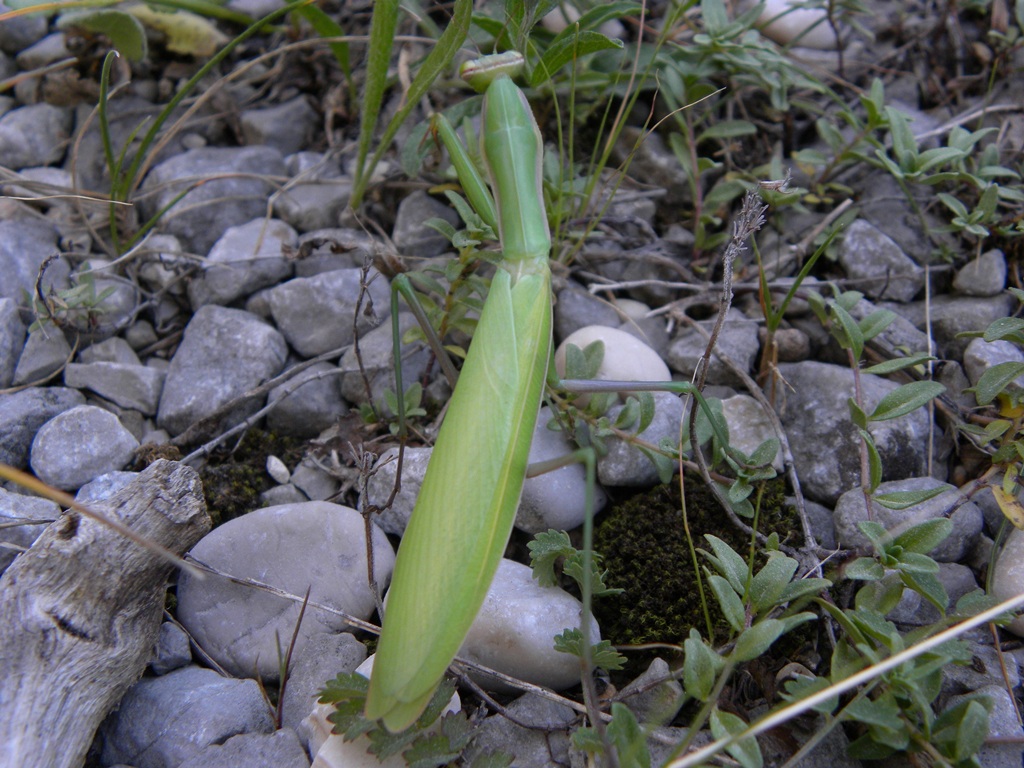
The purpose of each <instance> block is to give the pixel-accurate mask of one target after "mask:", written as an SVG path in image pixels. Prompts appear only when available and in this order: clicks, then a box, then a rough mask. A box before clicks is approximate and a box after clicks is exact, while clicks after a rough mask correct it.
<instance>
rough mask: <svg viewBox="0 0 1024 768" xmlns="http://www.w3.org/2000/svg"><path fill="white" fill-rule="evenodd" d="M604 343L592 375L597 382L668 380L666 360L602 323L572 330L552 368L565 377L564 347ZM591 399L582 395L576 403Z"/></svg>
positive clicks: (559, 349) (635, 340) (632, 337)
mask: <svg viewBox="0 0 1024 768" xmlns="http://www.w3.org/2000/svg"><path fill="white" fill-rule="evenodd" d="M598 341H600V342H603V343H604V359H603V360H602V361H601V365H600V367H599V368H598V370H597V375H596V376H595V377H594V378H595V379H597V380H599V381H671V380H672V374H671V373H670V371H669V369H668V366H667V365H665V361H663V360H662V359H661V357H660V356H659V355H658V353H657V352H655V351H654V350H653V349H651V347H649V346H648V345H647V344H644V343H643V342H642V341H640V340H639V339H638V338H636V337H635V336H633V335H632V334H630V333H626V332H625V331H622V330H619V329H618V328H609V327H607V326H603V325H588V326H586V327H585V328H580V329H579V330H578V331H575V332H574V333H571V334H570V335H569V336H567V337H566V338H565V340H564V341H563V342H562V343H561V344H559V345H558V349H556V350H555V370H556V371H558V375H559V377H560V378H563V379H564V378H566V372H565V356H566V347H567V346H568V345H570V344H572V345H574V346H576V347H579V348H580V349H581V350H582V349H585V348H586V347H588V346H590V345H591V344H593V343H594V342H598ZM589 401H590V398H589V397H587V396H586V395H581V396H579V397H577V398H576V402H577V403H579V404H580V405H581V406H585V405H586V403H587V402H589Z"/></svg>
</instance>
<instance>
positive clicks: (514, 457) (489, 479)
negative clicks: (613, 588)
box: [365, 52, 728, 732]
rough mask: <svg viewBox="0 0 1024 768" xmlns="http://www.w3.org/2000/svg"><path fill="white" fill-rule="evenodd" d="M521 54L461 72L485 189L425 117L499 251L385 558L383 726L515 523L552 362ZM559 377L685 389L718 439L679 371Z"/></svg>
mask: <svg viewBox="0 0 1024 768" xmlns="http://www.w3.org/2000/svg"><path fill="white" fill-rule="evenodd" d="M523 64H524V61H523V57H522V55H521V54H519V53H516V52H511V53H505V54H498V55H494V56H487V57H484V58H482V59H479V60H476V61H472V62H469V63H468V64H466V65H463V67H462V71H461V75H462V77H463V78H464V79H466V80H467V81H468V82H469V83H470V84H471V85H473V86H474V87H475V88H478V89H483V90H484V106H483V116H482V129H481V149H482V152H481V154H482V156H483V159H484V162H485V165H486V166H487V170H488V173H489V175H490V186H491V189H492V190H493V193H494V195H493V198H492V196H491V194H490V193H489V192H488V190H487V185H486V183H485V182H484V181H483V179H482V178H481V176H480V174H479V173H478V172H477V171H476V167H475V165H474V164H473V163H472V161H471V160H470V159H469V157H468V156H467V154H466V151H465V149H464V148H463V147H462V146H461V145H460V143H459V141H458V138H457V137H456V135H455V131H454V130H453V129H452V127H451V125H450V124H448V122H447V121H446V120H445V119H444V118H443V116H438V119H437V120H436V121H435V128H436V130H437V133H438V135H439V137H440V138H441V140H442V142H443V143H444V144H445V146H446V148H447V149H448V152H449V155H450V156H451V159H452V164H453V165H454V166H455V168H456V170H457V172H458V174H459V178H460V181H461V182H462V185H463V189H464V191H465V192H466V195H467V197H469V199H470V202H471V203H472V205H473V207H474V208H475V209H476V211H477V213H478V214H479V216H480V217H481V219H483V221H484V222H485V223H487V224H488V225H489V226H491V228H492V229H494V230H495V231H497V232H498V234H499V239H500V241H501V246H502V257H503V258H502V260H501V262H500V263H499V265H498V267H497V269H496V272H495V275H494V277H493V279H492V281H491V286H490V291H489V293H488V297H487V300H486V302H485V304H484V307H483V310H482V312H481V314H480V319H479V321H478V324H477V327H476V332H475V333H474V336H473V342H472V345H471V346H470V349H469V352H468V354H467V356H466V360H465V363H464V365H463V368H462V371H461V373H460V374H459V378H458V383H457V385H456V387H455V391H454V393H453V395H452V399H451V402H450V403H449V406H448V412H447V414H446V416H445V420H444V423H443V425H442V427H441V430H440V433H439V434H438V437H437V440H436V442H435V444H434V450H433V453H432V455H431V460H430V464H429V466H428V469H427V473H426V476H425V478H424V481H423V485H422V487H421V490H420V493H419V496H418V498H417V501H416V505H415V507H414V510H413V514H412V517H411V519H410V521H409V525H408V527H407V528H406V530H405V534H404V536H403V538H402V542H401V545H400V547H399V550H398V555H397V558H396V562H395V568H394V573H393V576H392V581H391V588H390V590H389V593H388V602H387V610H386V614H385V618H384V621H383V626H382V631H381V636H380V641H379V643H378V646H377V655H376V660H375V663H374V667H373V672H372V674H371V678H370V684H369V689H368V692H367V698H366V709H365V714H366V717H367V718H369V719H371V720H382V721H383V723H384V726H385V727H386V728H387V729H388V730H390V731H392V732H398V731H401V730H404V729H406V728H408V727H409V726H410V725H412V724H413V723H414V722H415V721H416V719H417V718H418V717H419V716H420V714H421V713H422V712H423V710H424V709H425V708H426V706H427V704H428V702H429V701H430V699H431V697H432V695H433V694H434V692H435V690H436V689H437V687H438V685H439V684H440V682H441V680H442V679H443V676H444V673H445V671H446V670H447V668H448V666H449V665H450V664H451V662H452V660H453V659H454V658H455V655H456V653H457V652H458V650H459V648H460V646H461V645H462V642H463V640H464V639H465V637H466V635H467V633H468V631H469V628H470V625H471V624H472V623H473V620H474V618H475V617H476V615H477V613H478V611H479V610H480V607H481V605H482V603H483V601H484V598H485V597H486V595H487V592H488V590H489V588H490V584H491V581H492V579H493V578H494V574H495V572H496V571H497V568H498V565H499V563H500V561H501V558H502V555H503V554H504V551H505V546H506V544H507V543H508V540H509V537H510V535H511V532H512V526H513V523H514V522H515V516H516V510H517V508H518V505H519V498H520V495H521V493H522V488H523V481H524V479H525V477H526V472H527V463H528V456H529V450H530V442H531V439H532V436H533V431H534V427H535V425H536V422H537V414H538V411H539V409H540V402H541V395H542V393H543V390H544V384H545V381H546V379H547V370H548V364H549V361H550V359H551V272H550V268H549V266H548V258H549V254H550V250H551V235H550V231H549V228H548V223H547V215H546V212H545V208H544V196H543V190H542V186H541V161H542V152H543V143H542V141H541V136H540V130H539V128H538V127H537V123H536V120H535V119H534V117H533V113H532V112H531V109H530V105H529V103H528V102H527V100H526V97H525V96H524V94H523V93H522V91H520V90H519V88H518V87H517V86H516V85H515V84H514V83H513V81H512V76H514V74H515V73H516V72H518V71H519V70H520V69H521V68H522V67H523ZM396 348H397V342H396ZM399 367H400V366H397V364H396V370H397V368H399ZM562 384H563V385H566V386H571V387H572V388H573V389H574V390H575V391H578V392H582V391H637V390H651V389H663V390H669V391H674V392H677V393H680V392H685V393H687V394H691V395H693V396H694V397H695V399H696V400H697V402H698V403H699V405H700V407H701V408H702V410H704V411H705V412H706V413H707V414H708V415H709V417H710V420H711V428H712V430H713V431H714V432H715V434H716V436H717V437H718V438H719V440H720V442H721V444H723V445H725V444H727V442H728V438H727V434H726V431H725V427H724V425H722V424H720V423H718V421H717V420H716V418H715V417H714V412H713V411H712V409H711V408H710V407H709V406H708V404H707V402H706V401H705V400H704V398H703V397H702V396H701V394H700V391H699V388H696V387H694V386H692V385H691V384H689V383H687V382H611V381H605V382H599V383H596V384H595V383H593V382H580V381H573V382H569V381H565V382H562ZM400 388H401V387H400V386H399V389H400ZM588 554H589V553H588ZM585 593H586V589H585ZM585 597H586V595H585Z"/></svg>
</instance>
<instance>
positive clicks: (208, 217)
mask: <svg viewBox="0 0 1024 768" xmlns="http://www.w3.org/2000/svg"><path fill="white" fill-rule="evenodd" d="M284 175H285V167H284V158H283V157H282V156H281V153H280V152H279V151H278V150H276V149H274V148H273V147H267V146H250V147H218V148H202V149H190V150H188V151H186V152H183V153H182V154H178V155H175V156H173V157H171V158H170V159H169V160H165V161H164V162H162V163H160V164H159V165H156V166H155V167H154V168H153V169H152V170H151V171H150V172H149V173H148V174H147V175H146V180H145V182H144V183H143V185H142V191H143V192H144V193H152V194H149V195H145V196H143V197H141V198H140V200H141V201H142V207H143V210H142V213H143V215H144V216H154V215H156V213H157V212H158V211H160V210H162V209H163V208H164V207H165V206H167V205H170V204H171V203H172V202H174V199H175V198H176V197H177V196H178V195H180V194H181V193H182V192H185V191H186V190H187V194H185V196H184V197H183V198H181V199H180V200H178V201H177V202H174V206H173V207H172V208H171V210H169V211H167V212H166V213H165V214H164V215H163V218H162V219H161V221H160V229H161V230H162V231H163V232H166V233H169V234H172V235H175V236H177V237H178V238H179V239H181V241H182V242H183V243H185V245H186V246H187V247H188V248H189V249H190V250H192V251H193V252H194V253H199V254H205V253H207V252H208V251H209V250H210V248H211V247H212V246H213V244H214V243H215V242H216V241H217V239H218V238H219V237H220V234H221V233H222V232H224V231H225V230H226V229H227V228H228V227H232V226H238V225H241V224H244V223H246V222H247V221H252V220H253V219H255V218H258V217H260V216H263V215H264V214H265V213H266V207H267V202H266V201H267V198H268V197H269V196H270V195H272V194H273V192H274V191H275V190H274V187H273V183H272V182H271V181H270V178H271V177H274V176H284ZM218 176H220V177H222V178H216V177H218ZM200 179H203V180H204V182H203V183H202V184H200V185H198V186H197V185H196V182H197V181H198V180H200Z"/></svg>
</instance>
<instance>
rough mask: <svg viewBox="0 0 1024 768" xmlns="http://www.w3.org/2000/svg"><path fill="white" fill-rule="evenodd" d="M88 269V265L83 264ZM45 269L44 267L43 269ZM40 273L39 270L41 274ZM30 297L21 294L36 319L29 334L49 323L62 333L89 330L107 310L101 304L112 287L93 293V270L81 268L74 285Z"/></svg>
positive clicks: (94, 289)
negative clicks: (64, 331) (69, 330)
mask: <svg viewBox="0 0 1024 768" xmlns="http://www.w3.org/2000/svg"><path fill="white" fill-rule="evenodd" d="M86 266H87V265H86ZM45 269H46V265H45V264H44V265H43V267H42V270H45ZM42 270H41V271H42ZM37 290H38V292H37V293H36V294H35V295H33V296H29V295H28V294H27V293H26V294H24V300H25V303H26V304H29V305H30V306H31V307H32V311H33V312H34V313H35V316H36V319H35V321H34V322H33V323H32V325H31V326H30V327H29V332H32V331H35V330H38V329H40V328H43V327H45V326H46V325H48V324H51V325H54V326H56V327H57V328H59V329H61V330H63V329H65V328H70V329H79V330H89V329H91V328H93V327H95V326H96V325H97V324H98V323H99V317H100V315H102V314H103V313H104V312H105V311H106V309H105V308H104V307H103V302H104V301H105V300H106V299H107V298H108V297H109V296H110V295H111V294H112V293H113V292H114V290H115V289H114V287H113V286H109V287H107V288H104V289H103V290H102V291H100V292H99V293H96V280H95V278H94V276H93V273H92V270H90V269H84V270H83V271H82V272H81V273H80V274H79V275H78V276H77V277H76V283H75V285H73V286H71V287H70V288H65V289H63V290H60V291H54V290H52V289H51V290H50V292H49V293H48V294H43V293H42V291H41V289H37Z"/></svg>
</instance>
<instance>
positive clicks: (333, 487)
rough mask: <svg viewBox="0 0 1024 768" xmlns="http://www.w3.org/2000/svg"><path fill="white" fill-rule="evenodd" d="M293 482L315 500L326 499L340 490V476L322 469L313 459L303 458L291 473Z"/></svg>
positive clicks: (309, 497)
mask: <svg viewBox="0 0 1024 768" xmlns="http://www.w3.org/2000/svg"><path fill="white" fill-rule="evenodd" d="M291 483H292V485H294V486H295V487H296V488H298V489H299V490H300V491H302V492H303V493H304V494H306V498H308V499H311V500H313V501H325V500H327V499H329V498H331V497H332V496H334V494H336V493H337V492H338V489H339V488H340V487H341V483H340V482H339V481H338V478H336V477H334V476H332V475H331V474H330V473H328V472H327V471H325V470H323V469H321V468H320V467H319V466H317V465H316V463H315V462H314V461H313V460H312V459H308V458H307V459H303V460H302V461H300V462H299V465H298V466H297V467H296V468H295V471H294V472H292V475H291Z"/></svg>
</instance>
